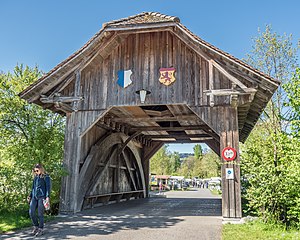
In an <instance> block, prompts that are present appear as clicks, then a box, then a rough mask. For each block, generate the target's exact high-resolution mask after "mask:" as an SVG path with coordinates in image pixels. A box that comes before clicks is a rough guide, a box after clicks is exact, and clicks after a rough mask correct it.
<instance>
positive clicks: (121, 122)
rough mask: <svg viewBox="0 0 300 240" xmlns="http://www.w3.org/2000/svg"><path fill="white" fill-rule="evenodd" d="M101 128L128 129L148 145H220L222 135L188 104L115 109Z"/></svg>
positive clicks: (105, 118)
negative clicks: (213, 143)
mask: <svg viewBox="0 0 300 240" xmlns="http://www.w3.org/2000/svg"><path fill="white" fill-rule="evenodd" d="M97 126H99V127H102V128H105V129H107V130H112V129H119V130H120V129H126V130H125V131H126V133H128V134H129V135H133V134H136V135H139V137H142V138H143V139H145V140H146V141H147V142H149V141H150V142H151V141H156V142H163V143H202V142H206V141H211V140H215V141H217V142H219V136H218V135H217V134H216V133H214V132H213V131H212V130H211V129H210V128H209V127H208V126H207V125H206V124H205V123H204V122H203V121H202V120H201V119H200V118H199V117H198V116H197V115H196V114H195V113H194V112H193V111H192V110H191V109H190V108H189V107H188V106H187V105H184V104H183V105H150V106H149V105H145V106H123V107H113V108H111V109H110V111H109V112H108V113H107V114H106V115H105V116H104V117H103V118H102V119H100V120H99V122H98V123H97Z"/></svg>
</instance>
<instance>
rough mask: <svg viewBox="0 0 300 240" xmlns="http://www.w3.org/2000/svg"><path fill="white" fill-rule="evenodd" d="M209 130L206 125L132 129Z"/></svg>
mask: <svg viewBox="0 0 300 240" xmlns="http://www.w3.org/2000/svg"><path fill="white" fill-rule="evenodd" d="M206 128H208V126H206V125H193V126H190V125H189V126H181V127H159V126H149V127H144V126H141V127H133V128H131V130H132V131H141V132H145V131H157V132H161V131H185V130H203V129H206Z"/></svg>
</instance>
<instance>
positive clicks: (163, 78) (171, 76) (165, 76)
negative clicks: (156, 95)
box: [159, 67, 176, 86]
mask: <svg viewBox="0 0 300 240" xmlns="http://www.w3.org/2000/svg"><path fill="white" fill-rule="evenodd" d="M159 72H160V78H159V81H160V82H161V83H162V84H164V85H166V86H169V85H170V84H172V83H173V82H175V80H176V79H175V68H173V67H172V68H160V69H159Z"/></svg>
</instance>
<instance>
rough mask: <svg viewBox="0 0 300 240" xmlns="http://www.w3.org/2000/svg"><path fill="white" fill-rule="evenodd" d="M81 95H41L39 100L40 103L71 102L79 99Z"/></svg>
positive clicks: (81, 98)
mask: <svg viewBox="0 0 300 240" xmlns="http://www.w3.org/2000/svg"><path fill="white" fill-rule="evenodd" d="M81 100H83V97H73V96H51V97H45V96H42V97H41V98H40V101H41V102H42V103H72V102H75V101H81Z"/></svg>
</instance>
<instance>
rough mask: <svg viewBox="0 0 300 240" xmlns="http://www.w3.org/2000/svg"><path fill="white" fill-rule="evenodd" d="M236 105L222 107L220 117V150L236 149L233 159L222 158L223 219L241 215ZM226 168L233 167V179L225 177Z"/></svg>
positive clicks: (237, 217)
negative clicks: (226, 148)
mask: <svg viewBox="0 0 300 240" xmlns="http://www.w3.org/2000/svg"><path fill="white" fill-rule="evenodd" d="M237 113H238V112H237V108H236V107H230V106H228V107H224V108H223V110H222V119H220V122H221V123H220V129H221V135H220V151H221V153H222V150H223V149H224V148H225V147H232V148H234V149H235V150H236V151H237V156H236V158H235V160H234V161H225V160H224V159H223V158H222V154H220V155H221V158H222V215H223V219H224V220H226V219H239V218H241V217H242V207H241V180H240V156H239V133H238V116H237ZM226 168H233V171H234V179H226Z"/></svg>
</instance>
